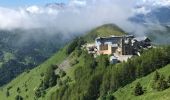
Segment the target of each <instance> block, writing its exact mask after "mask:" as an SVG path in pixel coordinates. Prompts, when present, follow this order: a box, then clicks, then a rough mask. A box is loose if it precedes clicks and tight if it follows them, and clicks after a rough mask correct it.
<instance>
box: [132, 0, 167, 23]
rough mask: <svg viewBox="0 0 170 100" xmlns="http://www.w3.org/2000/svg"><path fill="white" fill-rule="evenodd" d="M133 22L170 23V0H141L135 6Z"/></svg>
mask: <svg viewBox="0 0 170 100" xmlns="http://www.w3.org/2000/svg"><path fill="white" fill-rule="evenodd" d="M134 12H135V13H134V14H135V15H134V16H133V17H131V18H130V20H131V21H132V22H136V23H142V24H150V23H152V24H154V23H155V24H160V25H169V23H170V19H169V16H170V1H169V0H141V1H140V2H138V3H137V4H136V7H135V8H134Z"/></svg>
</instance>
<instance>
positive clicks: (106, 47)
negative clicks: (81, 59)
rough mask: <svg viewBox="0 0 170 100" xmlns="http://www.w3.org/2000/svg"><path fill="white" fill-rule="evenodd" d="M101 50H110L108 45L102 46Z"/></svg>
mask: <svg viewBox="0 0 170 100" xmlns="http://www.w3.org/2000/svg"><path fill="white" fill-rule="evenodd" d="M100 50H108V44H101V45H100Z"/></svg>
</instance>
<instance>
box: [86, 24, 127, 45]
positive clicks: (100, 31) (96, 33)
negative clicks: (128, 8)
mask: <svg viewBox="0 0 170 100" xmlns="http://www.w3.org/2000/svg"><path fill="white" fill-rule="evenodd" d="M125 34H127V33H125V32H124V31H123V30H122V29H120V28H119V27H118V26H116V25H114V24H105V25H103V26H100V27H97V28H95V29H93V30H91V31H90V32H89V33H87V34H86V35H85V37H84V38H85V40H87V41H88V42H93V41H94V40H95V38H96V37H107V36H110V35H115V36H121V35H125Z"/></svg>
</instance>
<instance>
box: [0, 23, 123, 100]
mask: <svg viewBox="0 0 170 100" xmlns="http://www.w3.org/2000/svg"><path fill="white" fill-rule="evenodd" d="M123 34H124V32H123V31H122V30H121V29H120V28H118V27H117V26H116V25H112V24H107V25H103V26H100V27H98V28H96V29H94V30H92V31H91V32H89V33H87V34H86V35H85V36H84V38H85V40H86V39H87V41H94V39H92V38H91V37H93V36H95V37H93V38H96V37H98V36H110V35H123ZM89 37H90V39H89ZM67 48H68V45H67V46H65V48H63V49H61V50H60V51H59V52H57V53H56V54H54V56H52V57H51V58H50V59H48V60H47V61H46V62H44V63H43V64H41V65H40V66H38V67H36V68H34V69H33V70H30V71H29V70H28V71H26V72H24V73H22V74H21V75H19V76H18V77H16V78H15V79H14V80H13V81H11V82H10V83H9V84H7V85H5V86H3V87H1V91H0V97H1V98H3V100H13V99H14V98H15V97H16V96H17V95H21V96H22V97H23V98H24V99H26V100H33V99H34V98H35V90H36V89H37V88H38V87H39V85H40V84H41V80H43V77H42V75H41V74H44V73H46V71H47V69H48V67H50V66H51V65H54V64H58V65H59V64H60V63H62V62H64V61H65V60H66V59H68V60H70V61H72V62H74V60H71V59H72V58H73V57H72V55H74V53H72V54H70V55H67V54H66V49H67ZM79 60H80V63H79V65H81V62H82V58H81V57H80V58H79ZM76 66H78V64H77V65H75V66H74V67H71V68H69V69H68V70H66V72H67V74H68V75H67V76H70V77H72V76H73V74H74V70H75V68H76ZM72 78H73V77H72ZM18 89H19V90H20V91H21V92H19V93H18V92H17V90H18ZM7 90H8V91H9V96H8V97H7V96H6V94H8V93H7ZM55 90H56V88H55V87H53V88H49V89H48V90H46V92H47V96H48V94H50V93H51V92H53V91H55ZM48 92H49V93H48ZM40 99H41V98H40Z"/></svg>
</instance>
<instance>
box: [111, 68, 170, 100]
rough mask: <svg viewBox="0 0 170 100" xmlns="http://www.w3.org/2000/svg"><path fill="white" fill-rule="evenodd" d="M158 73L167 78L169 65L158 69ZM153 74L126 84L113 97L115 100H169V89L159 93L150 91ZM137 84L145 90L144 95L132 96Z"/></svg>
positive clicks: (169, 69)
mask: <svg viewBox="0 0 170 100" xmlns="http://www.w3.org/2000/svg"><path fill="white" fill-rule="evenodd" d="M158 72H160V73H161V74H163V75H165V76H166V77H168V76H169V75H170V73H169V72H170V65H167V66H165V67H163V68H162V69H159V70H158ZM153 74H154V73H151V74H149V75H148V76H146V77H143V78H140V79H137V80H136V81H134V82H132V83H131V84H128V85H127V86H125V87H123V88H120V89H119V90H118V91H116V92H115V93H114V96H115V97H116V98H117V100H170V95H169V94H170V88H168V89H166V90H164V91H160V92H158V91H155V90H152V88H151V84H152V79H153ZM137 82H140V83H141V85H142V86H143V87H144V88H145V89H146V93H145V94H144V95H142V96H134V95H133V90H134V86H135V85H136V83H137Z"/></svg>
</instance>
